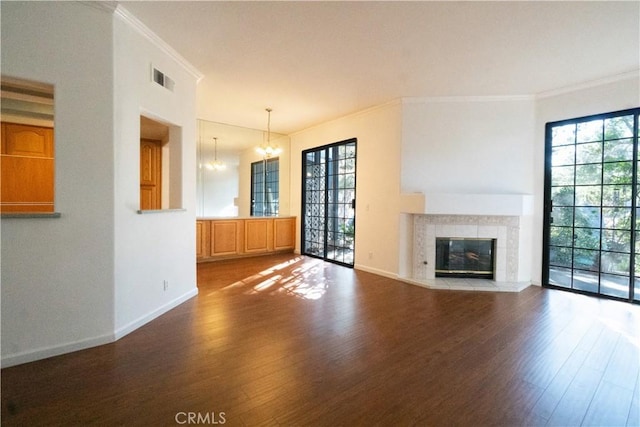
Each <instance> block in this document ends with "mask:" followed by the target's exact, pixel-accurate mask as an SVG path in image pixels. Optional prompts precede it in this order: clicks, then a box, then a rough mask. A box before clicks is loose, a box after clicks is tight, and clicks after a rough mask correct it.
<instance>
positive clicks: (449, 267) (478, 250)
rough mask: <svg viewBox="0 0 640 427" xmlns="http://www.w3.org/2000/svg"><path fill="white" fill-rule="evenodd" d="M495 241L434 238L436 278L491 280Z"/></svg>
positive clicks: (493, 268)
mask: <svg viewBox="0 0 640 427" xmlns="http://www.w3.org/2000/svg"><path fill="white" fill-rule="evenodd" d="M495 242H496V240H495V239H481V238H456V237H438V238H436V265H435V276H436V277H459V278H482V279H493V278H494V275H495V273H494V272H495V258H494V253H495V247H496V244H495Z"/></svg>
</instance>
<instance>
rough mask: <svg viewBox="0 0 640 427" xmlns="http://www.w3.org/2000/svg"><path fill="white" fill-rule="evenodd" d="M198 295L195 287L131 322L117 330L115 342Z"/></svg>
mask: <svg viewBox="0 0 640 427" xmlns="http://www.w3.org/2000/svg"><path fill="white" fill-rule="evenodd" d="M196 295H198V288H197V287H195V288H193V289H191V290H190V291H188V292H186V293H184V294H183V295H181V296H179V297H178V298H175V299H173V300H171V301H169V302H168V303H166V304H164V305H162V306H160V307H158V308H157V309H155V310H153V311H152V312H150V313H147V314H145V315H144V316H141V317H139V318H138V319H136V320H134V321H133V322H130V323H128V324H127V325H124V326H123V327H121V328H118V329H116V330H115V332H114V337H115V340H119V339H120V338H122V337H124V336H125V335H128V334H130V333H131V332H133V331H135V330H136V329H138V328H140V327H142V326H144V325H146V324H147V323H149V322H151V321H152V320H153V319H155V318H157V317H159V316H161V315H163V314H164V313H166V312H167V311H169V310H171V309H172V308H175V307H177V306H179V305H180V304H182V303H183V302H185V301H187V300H189V299H191V298H193V297H195V296H196Z"/></svg>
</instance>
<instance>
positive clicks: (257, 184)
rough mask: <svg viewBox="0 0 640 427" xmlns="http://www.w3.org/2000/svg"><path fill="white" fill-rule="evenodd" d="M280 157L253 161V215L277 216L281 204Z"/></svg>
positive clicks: (251, 211)
mask: <svg viewBox="0 0 640 427" xmlns="http://www.w3.org/2000/svg"><path fill="white" fill-rule="evenodd" d="M279 170H280V162H279V159H278V158H277V157H276V158H273V159H265V160H261V161H259V162H254V163H251V210H250V214H251V216H277V215H278V214H279V211H280V206H279V184H280V178H279Z"/></svg>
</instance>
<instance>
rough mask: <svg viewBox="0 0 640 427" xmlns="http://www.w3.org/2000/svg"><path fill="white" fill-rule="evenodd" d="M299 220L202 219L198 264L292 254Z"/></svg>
mask: <svg viewBox="0 0 640 427" xmlns="http://www.w3.org/2000/svg"><path fill="white" fill-rule="evenodd" d="M295 229H296V218H295V217H255V218H238V219H234V218H230V219H199V220H197V221H196V257H197V259H198V261H213V260H216V259H227V258H236V257H243V256H256V255H267V254H271V253H276V252H292V251H293V250H294V249H295V244H296V239H295Z"/></svg>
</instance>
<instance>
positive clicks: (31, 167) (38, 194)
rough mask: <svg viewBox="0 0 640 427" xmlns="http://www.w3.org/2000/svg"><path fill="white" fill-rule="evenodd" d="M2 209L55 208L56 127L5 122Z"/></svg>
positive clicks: (4, 210) (2, 163)
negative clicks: (54, 137) (54, 134)
mask: <svg viewBox="0 0 640 427" xmlns="http://www.w3.org/2000/svg"><path fill="white" fill-rule="evenodd" d="M1 146H2V149H1V164H0V170H1V171H2V172H1V177H0V180H1V184H0V195H1V202H0V211H2V212H53V210H54V207H53V200H54V145H53V129H52V128H47V127H41V126H30V125H21V124H16V123H5V122H3V123H2V142H1Z"/></svg>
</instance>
